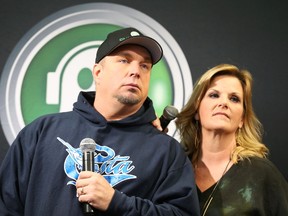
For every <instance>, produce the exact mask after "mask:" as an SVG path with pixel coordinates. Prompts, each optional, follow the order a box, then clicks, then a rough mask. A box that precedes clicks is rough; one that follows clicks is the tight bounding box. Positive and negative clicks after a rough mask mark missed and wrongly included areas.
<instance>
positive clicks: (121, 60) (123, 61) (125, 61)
mask: <svg viewBox="0 0 288 216" xmlns="http://www.w3.org/2000/svg"><path fill="white" fill-rule="evenodd" d="M119 62H122V63H127V62H128V61H127V59H120V60H119Z"/></svg>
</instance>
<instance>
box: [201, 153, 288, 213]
mask: <svg viewBox="0 0 288 216" xmlns="http://www.w3.org/2000/svg"><path fill="white" fill-rule="evenodd" d="M214 186H215V185H212V186H211V187H210V188H209V189H207V190H206V191H204V192H203V193H201V191H200V190H199V189H198V188H197V191H198V197H199V202H200V208H201V209H203V206H204V203H205V202H206V201H207V199H208V197H209V195H210V194H211V192H212V190H213V188H214ZM205 215H206V216H224V215H225V216H257V215H259V216H260V215H261V216H276V215H277V216H287V215H288V183H287V181H286V180H285V179H284V177H283V176H282V174H281V173H280V172H279V171H278V170H277V168H276V167H275V166H274V165H273V164H272V163H271V162H270V161H269V160H267V159H262V158H256V157H253V158H250V160H248V159H245V160H244V161H240V162H238V163H237V164H234V165H233V166H232V167H231V168H230V169H229V170H228V172H227V173H226V174H225V175H224V176H223V178H222V180H221V181H220V183H219V185H218V186H217V188H216V190H215V191H214V193H213V199H212V201H211V203H210V205H209V207H208V209H207V212H206V214H205Z"/></svg>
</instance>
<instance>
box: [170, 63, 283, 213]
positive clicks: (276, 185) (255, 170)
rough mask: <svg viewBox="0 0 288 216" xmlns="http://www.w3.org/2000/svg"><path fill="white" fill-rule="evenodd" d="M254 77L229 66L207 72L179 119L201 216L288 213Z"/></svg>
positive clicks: (182, 141) (178, 123) (281, 179)
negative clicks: (255, 98)
mask: <svg viewBox="0 0 288 216" xmlns="http://www.w3.org/2000/svg"><path fill="white" fill-rule="evenodd" d="M251 91H252V77H251V74H250V73H249V72H248V71H246V70H239V69H238V68H237V67H235V66H233V65H229V64H221V65H218V66H216V67H214V68H212V69H210V70H208V71H207V72H206V73H204V74H203V75H202V76H201V77H200V79H199V80H198V81H197V83H196V84H195V86H194V90H193V94H192V95H191V97H190V99H189V101H188V102H187V104H186V105H185V106H184V108H183V110H182V111H181V112H180V113H179V115H178V116H177V119H176V126H177V128H178V129H179V133H180V139H181V143H182V144H183V146H184V147H185V148H186V149H185V150H186V151H187V153H188V155H189V157H190V158H191V161H192V164H193V167H194V171H195V176H196V184H197V190H198V196H199V202H200V207H201V211H202V215H213V216H217V215H233V216H234V215H283V216H284V215H288V185H287V181H286V180H285V179H284V177H283V176H282V175H281V174H280V172H279V171H278V170H277V168H276V167H275V166H274V165H273V164H272V163H271V162H270V161H269V160H268V159H266V156H267V154H268V149H267V147H266V146H265V145H264V144H262V143H261V138H262V125H261V123H260V122H259V120H258V119H257V117H256V116H255V114H254V111H253V107H252V96H251V95H252V93H251Z"/></svg>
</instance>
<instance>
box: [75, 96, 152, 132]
mask: <svg viewBox="0 0 288 216" xmlns="http://www.w3.org/2000/svg"><path fill="white" fill-rule="evenodd" d="M94 98H95V92H80V93H79V96H78V100H77V102H75V103H74V105H73V110H74V111H75V112H77V113H78V114H79V115H81V116H83V117H84V118H85V119H87V120H88V121H90V122H92V123H96V124H101V125H102V124H104V125H106V124H107V123H109V124H113V125H115V126H118V125H119V126H121V127H123V126H130V125H133V126H136V125H143V124H147V123H151V122H152V121H153V120H155V119H156V114H155V110H154V108H153V102H152V100H151V99H150V98H148V97H147V99H146V100H145V102H144V104H143V105H142V106H141V108H140V109H139V110H138V111H137V112H136V113H134V114H133V115H131V116H128V117H126V118H124V119H121V120H117V121H109V122H108V121H107V120H106V119H105V118H104V117H103V116H102V115H101V114H100V113H99V112H98V111H97V110H95V108H94V107H93V103H94Z"/></svg>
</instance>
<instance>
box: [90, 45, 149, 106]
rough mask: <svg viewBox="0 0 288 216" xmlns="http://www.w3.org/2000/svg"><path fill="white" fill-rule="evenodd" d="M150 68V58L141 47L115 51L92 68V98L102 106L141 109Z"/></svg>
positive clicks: (145, 95) (146, 89)
mask: <svg viewBox="0 0 288 216" xmlns="http://www.w3.org/2000/svg"><path fill="white" fill-rule="evenodd" d="M151 69H152V60H151V56H150V53H149V52H148V51H147V50H146V49H145V48H144V47H141V46H137V45H123V46H121V47H119V48H117V49H116V50H114V51H113V52H112V53H111V54H110V55H109V56H106V57H105V58H104V59H103V60H102V61H101V62H100V63H99V64H97V65H95V67H94V72H93V75H94V79H95V81H96V86H97V87H96V91H97V94H96V97H97V98H98V99H100V101H101V100H102V101H103V103H104V102H105V101H106V103H107V102H108V101H112V104H115V103H117V102H118V103H121V104H123V105H136V104H139V106H141V105H142V103H143V102H144V100H145V99H146V97H147V96H148V90H149V82H150V75H151ZM109 104H111V103H109Z"/></svg>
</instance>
